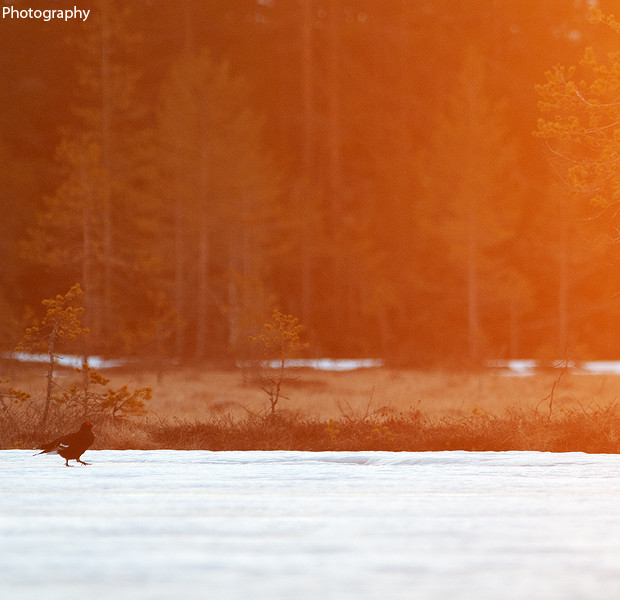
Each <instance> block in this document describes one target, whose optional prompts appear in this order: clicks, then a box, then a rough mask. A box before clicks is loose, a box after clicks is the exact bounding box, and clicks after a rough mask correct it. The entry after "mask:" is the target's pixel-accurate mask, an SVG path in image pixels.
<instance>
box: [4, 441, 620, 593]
mask: <svg viewBox="0 0 620 600" xmlns="http://www.w3.org/2000/svg"><path fill="white" fill-rule="evenodd" d="M83 458H84V460H87V461H89V462H90V461H92V463H93V464H92V465H91V466H88V467H83V466H77V467H73V468H66V467H65V466H64V461H63V460H62V459H61V458H60V457H58V456H49V455H45V456H37V457H34V456H33V452H32V451H24V450H6V451H0V557H1V560H0V591H1V593H2V594H1V595H2V598H11V599H19V600H31V599H35V598H36V599H37V600H40V599H44V600H68V599H74V598H75V599H77V598H88V599H89V600H99V599H101V600H103V599H105V600H124V599H127V600H129V599H131V600H140V599H144V600H146V599H148V600H157V599H161V600H164V599H165V600H172V599H176V598H182V599H184V600H185V599H203V598H214V599H218V600H222V599H223V600H228V599H235V600H237V599H238V600H242V599H243V600H245V599H247V600H263V599H264V600H274V599H282V600H284V599H286V600H291V599H296V600H300V599H313V600H317V599H318V600H328V599H334V600H347V599H356V600H359V599H376V600H386V599H389V600H396V599H412V600H425V599H442V600H443V599H449V600H454V599H470V600H485V599H488V600H504V599H519V600H522V599H528V600H533V599H541V600H542V599H544V600H549V599H561V600H567V599H578V598H582V599H584V600H585V599H587V600H590V599H592V598H596V599H597V600H602V599H610V600H611V599H614V600H616V599H617V598H620V456H616V455H587V454H580V453H569V454H550V453H538V452H503V453H493V452H484V453H468V452H428V453H387V452H351V453H348V452H345V453H335V452H324V453H309V452H205V451H192V452H180V451H171V450H161V451H148V452H143V451H87V452H86V454H85V455H84V457H83Z"/></svg>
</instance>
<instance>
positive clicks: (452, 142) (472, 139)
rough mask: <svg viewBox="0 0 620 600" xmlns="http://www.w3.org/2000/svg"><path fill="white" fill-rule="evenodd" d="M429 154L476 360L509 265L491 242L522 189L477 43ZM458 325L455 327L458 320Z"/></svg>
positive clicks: (442, 230) (500, 236)
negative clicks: (488, 310) (487, 311)
mask: <svg viewBox="0 0 620 600" xmlns="http://www.w3.org/2000/svg"><path fill="white" fill-rule="evenodd" d="M431 160H432V161H433V162H434V164H435V168H436V171H435V172H434V175H433V177H432V179H431V181H430V185H431V188H430V190H429V191H430V193H431V194H436V193H437V192H439V194H438V195H437V198H438V201H439V203H440V204H439V205H438V206H437V209H436V210H437V217H438V219H440V222H439V223H438V224H437V226H438V227H439V234H440V238H441V239H442V242H443V244H445V245H446V249H447V252H448V257H449V264H451V265H452V268H455V269H456V271H455V275H456V276H457V278H458V279H457V280H455V281H454V282H453V283H452V286H456V287H453V288H452V293H453V294H457V296H458V297H460V300H461V302H462V304H463V305H464V308H465V313H466V314H465V322H466V328H465V329H466V336H467V351H468V355H469V358H470V360H472V361H478V360H480V358H482V354H483V350H484V345H485V331H484V330H485V326H484V322H483V321H484V307H485V304H489V302H490V301H492V299H493V295H494V293H497V290H495V291H494V290H493V284H494V282H495V281H497V273H499V272H500V270H501V269H502V268H505V267H506V265H505V264H502V263H501V259H499V260H498V258H499V257H496V256H494V249H496V248H498V247H499V246H500V244H501V243H503V242H505V241H506V239H508V238H509V236H510V235H511V222H514V215H513V214H512V213H513V208H512V204H513V203H512V202H511V201H512V200H513V199H514V198H515V194H516V192H517V191H518V188H517V187H516V178H515V176H514V174H515V172H516V170H517V163H516V150H515V148H514V146H513V145H512V144H511V143H510V141H509V140H508V137H507V135H506V126H505V114H504V109H503V107H502V105H501V104H500V103H499V102H498V101H494V100H493V98H492V96H491V95H490V94H489V91H488V88H487V81H486V66H485V59H484V57H483V56H482V55H481V54H480V52H479V51H478V50H477V49H476V48H475V47H473V46H472V47H470V48H469V49H468V51H467V52H466V54H465V60H464V63H463V66H462V68H461V71H460V73H459V77H458V79H457V80H456V85H455V89H454V90H453V91H452V93H451V94H450V95H449V98H448V103H447V106H446V108H445V110H444V111H443V114H442V115H441V117H440V120H439V123H438V128H437V133H436V137H435V142H434V147H433V151H432V155H431ZM458 280H461V281H462V282H463V283H462V287H461V289H459V287H460V286H461V284H459V283H458ZM446 283H447V282H446ZM453 325H454V326H455V328H456V330H457V331H458V325H459V324H458V323H454V324H453Z"/></svg>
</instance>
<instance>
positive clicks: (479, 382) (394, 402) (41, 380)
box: [0, 365, 620, 421]
mask: <svg viewBox="0 0 620 600" xmlns="http://www.w3.org/2000/svg"><path fill="white" fill-rule="evenodd" d="M296 373H297V374H298V375H299V379H298V380H297V381H295V382H292V383H289V384H288V385H287V387H284V389H283V392H284V395H285V396H287V399H282V400H281V402H280V405H279V407H278V408H280V409H281V410H286V411H291V412H294V413H297V414H303V415H305V416H307V417H312V418H317V419H321V420H329V419H338V418H341V417H343V416H349V417H354V418H361V417H363V416H364V415H366V414H369V413H372V412H375V411H383V412H386V411H387V412H389V413H392V414H397V413H401V412H408V411H411V410H416V411H419V412H421V413H422V414H424V415H425V416H428V417H430V418H441V417H445V416H449V415H467V414H470V413H472V411H473V410H474V409H477V410H478V411H480V412H487V413H493V414H496V415H498V414H503V413H505V411H507V410H508V409H518V410H524V411H528V410H533V409H538V410H539V411H542V412H545V411H546V410H548V408H549V398H548V396H549V394H550V392H551V389H552V387H553V383H554V381H555V380H556V379H557V378H558V376H559V374H560V372H559V371H557V370H550V371H547V372H542V373H539V374H536V375H534V376H532V377H510V376H505V375H502V374H500V373H497V372H492V371H480V372H465V371H463V372H445V371H414V370H399V369H389V368H379V369H364V370H358V371H349V372H342V373H334V372H321V371H314V370H310V369H303V370H299V371H297V372H296ZM104 374H105V376H106V377H108V378H110V384H109V385H110V386H111V387H114V388H118V387H120V386H122V385H125V384H127V385H129V387H130V388H134V387H143V386H151V387H152V388H153V398H152V400H151V401H150V403H149V405H148V409H149V410H150V411H151V412H152V413H154V414H155V415H156V416H158V417H159V418H161V419H172V418H178V419H181V420H199V421H200V420H205V419H208V418H210V417H211V416H213V415H222V414H226V415H231V416H233V417H241V416H244V415H246V414H248V413H251V414H259V415H260V414H264V413H265V411H266V410H267V408H268V401H267V397H266V395H265V393H264V392H263V391H262V390H260V389H258V388H256V387H252V386H249V385H246V384H245V383H244V382H243V377H242V374H241V371H240V370H238V369H230V370H226V369H207V368H205V369H198V368H193V367H192V368H178V369H175V370H169V371H167V372H165V373H164V374H162V375H161V376H158V375H157V374H156V373H155V372H153V371H149V370H142V369H138V370H125V369H122V370H110V371H106V372H105V373H104ZM0 377H4V378H6V377H10V379H11V383H10V385H12V386H13V387H17V388H20V389H22V390H24V391H25V392H28V393H30V394H32V395H36V394H41V393H43V391H44V386H45V366H41V365H37V366H23V365H18V366H15V365H12V366H8V365H5V366H4V369H3V372H0ZM75 378H76V375H75V373H74V372H73V371H72V370H71V369H64V370H60V371H59V378H58V380H59V383H60V384H61V385H63V386H66V387H70V383H71V381H73V380H74V379H75ZM619 383H620V376H614V375H578V374H572V373H570V372H568V373H566V374H564V376H563V377H562V378H561V380H560V381H559V382H558V383H557V385H556V387H555V389H554V398H553V407H552V408H553V410H556V411H557V410H559V409H560V408H562V407H564V408H566V409H571V410H572V409H578V408H583V407H586V406H606V405H608V404H610V403H612V402H614V401H615V400H616V394H617V393H618V392H617V390H618V389H619V388H618V384H619Z"/></svg>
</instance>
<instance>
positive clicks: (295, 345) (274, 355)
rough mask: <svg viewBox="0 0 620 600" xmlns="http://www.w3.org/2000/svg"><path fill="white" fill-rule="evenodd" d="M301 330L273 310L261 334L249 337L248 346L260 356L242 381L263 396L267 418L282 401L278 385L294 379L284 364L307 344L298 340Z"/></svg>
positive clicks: (292, 319)
mask: <svg viewBox="0 0 620 600" xmlns="http://www.w3.org/2000/svg"><path fill="white" fill-rule="evenodd" d="M302 329H303V326H302V325H300V324H299V319H297V317H294V316H293V315H286V314H284V313H281V312H280V311H279V310H277V309H274V311H273V313H272V315H271V321H269V322H267V323H265V324H264V325H263V328H262V332H261V333H260V334H259V335H258V336H250V338H249V340H250V343H252V344H255V345H258V346H259V347H260V348H261V349H262V354H263V356H262V360H259V361H258V362H257V363H256V364H255V368H254V369H253V370H252V371H251V372H250V373H249V375H248V374H247V371H246V378H247V380H248V381H249V382H250V383H253V384H256V385H258V386H259V387H260V388H261V389H262V390H263V391H264V392H265V393H266V394H267V396H268V398H269V404H270V408H271V416H273V415H274V414H275V410H276V406H277V404H278V401H279V400H280V398H286V396H283V395H282V385H283V384H284V383H285V382H287V381H295V380H297V379H298V377H292V376H290V375H288V371H289V369H287V365H288V362H289V359H290V358H292V355H293V354H294V353H295V352H297V351H299V350H302V349H304V348H307V347H308V344H307V343H304V342H301V341H300V338H299V336H300V333H301V331H302Z"/></svg>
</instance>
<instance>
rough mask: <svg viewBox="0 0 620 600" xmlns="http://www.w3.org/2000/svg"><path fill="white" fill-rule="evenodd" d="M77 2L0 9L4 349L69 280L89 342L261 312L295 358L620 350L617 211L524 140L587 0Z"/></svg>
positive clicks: (0, 315) (577, 37)
mask: <svg viewBox="0 0 620 600" xmlns="http://www.w3.org/2000/svg"><path fill="white" fill-rule="evenodd" d="M14 4H15V6H16V7H21V4H20V3H18V2H15V3H14ZM74 4H75V3H74V2H73V1H71V2H64V1H63V2H56V3H55V8H73V5H74ZM87 4H88V7H89V8H92V12H91V16H90V17H89V18H88V20H87V21H86V22H81V21H75V22H64V21H50V22H43V21H41V20H38V21H37V20H33V19H22V20H15V19H13V20H3V21H2V22H1V23H0V28H1V35H0V57H1V58H0V73H1V76H2V82H3V85H2V87H1V89H0V106H2V110H0V157H1V160H0V207H1V211H2V216H3V225H2V228H3V235H2V237H1V239H0V269H1V272H2V278H1V281H0V347H1V348H2V349H3V350H6V351H11V350H12V349H13V348H14V347H15V346H16V344H17V343H18V342H19V340H20V339H21V338H22V336H23V332H24V329H25V327H26V326H28V325H30V324H31V323H32V321H33V319H36V317H37V316H39V317H40V316H41V315H42V312H43V308H42V306H41V300H42V299H43V298H48V297H53V296H54V295H56V294H59V293H64V292H65V291H66V290H68V289H69V288H70V287H71V286H72V285H73V284H74V283H76V282H78V283H80V285H81V286H82V288H83V289H84V291H85V296H84V307H85V312H84V318H83V324H84V325H85V326H86V327H88V328H89V329H90V335H89V336H87V338H88V341H87V342H86V343H87V347H86V348H80V351H84V352H85V353H87V354H102V355H107V356H111V355H116V356H118V355H135V356H139V357H143V358H148V359H152V358H154V357H156V358H159V359H177V360H181V361H186V362H191V361H205V360H210V359H211V360H212V359H220V358H222V357H224V358H230V359H236V358H237V357H239V356H240V355H243V354H244V353H245V352H246V344H247V340H248V336H249V335H251V334H254V333H255V332H256V331H257V329H258V328H259V327H260V325H261V324H262V323H264V322H265V320H266V319H267V318H268V317H269V315H271V312H272V309H273V308H275V307H277V308H279V310H281V311H283V312H285V313H290V314H294V315H296V316H297V317H299V319H300V322H301V323H302V324H303V325H304V327H305V329H304V339H305V340H306V341H308V342H309V347H308V350H307V351H306V352H307V353H308V354H309V355H311V356H333V357H338V356H377V357H382V358H384V359H385V360H386V361H389V362H391V363H392V364H398V365H417V366H419V365H426V364H431V363H443V364H473V363H477V362H479V361H481V360H482V359H485V358H508V357H530V358H542V359H552V358H553V359H555V358H566V357H568V358H576V359H579V358H618V356H619V355H620V348H619V347H618V346H619V343H618V339H620V336H619V333H620V313H619V311H618V308H619V306H620V296H619V295H618V284H619V283H620V272H619V270H618V268H617V256H618V249H617V245H615V244H611V243H609V235H605V234H606V230H607V229H608V228H609V226H610V224H609V223H608V222H605V219H604V217H603V218H602V219H593V218H592V215H593V212H596V211H593V210H592V206H591V204H590V203H589V202H588V201H587V200H585V199H584V198H582V197H580V196H579V195H575V194H573V193H571V191H570V190H569V186H568V185H567V184H566V183H565V182H564V181H563V179H562V177H560V176H558V175H559V174H558V172H556V171H554V163H553V161H550V160H549V158H550V156H551V152H550V150H549V148H548V147H547V144H546V143H545V141H544V140H541V139H540V138H537V137H535V136H533V135H532V132H533V131H534V130H535V129H536V127H537V120H538V118H539V116H540V111H539V107H538V100H539V96H538V94H537V92H536V90H535V86H536V84H540V83H542V82H544V81H545V72H547V71H548V70H549V69H551V68H552V67H553V66H554V65H555V64H557V63H562V64H576V63H578V61H579V60H580V59H581V58H582V57H583V54H584V49H585V48H586V47H587V46H595V47H596V48H597V51H598V52H600V55H601V56H604V55H605V53H606V52H607V51H611V50H613V49H614V44H615V46H616V47H617V40H618V38H617V35H615V34H614V32H613V31H612V30H611V29H610V28H606V27H603V26H601V25H600V24H599V25H595V24H592V23H590V21H589V19H588V10H589V8H590V6H591V5H592V4H597V5H598V4H599V3H592V2H588V1H586V0H570V1H567V0H546V1H544V2H542V1H540V0H501V1H498V0H432V1H430V0H429V1H424V0H419V1H407V0H382V1H381V2H379V1H377V0H296V1H292V0H291V1H286V2H284V1H278V0H211V1H209V2H200V1H198V0H183V1H179V2H164V1H163V0H135V1H132V2H131V3H129V2H119V1H116V0H107V1H105V0H103V1H99V2H88V3H87ZM24 6H25V5H24ZM600 6H601V8H602V9H603V11H605V10H606V9H607V10H608V9H609V8H610V7H608V6H605V4H604V3H603V2H602V1H601V2H600ZM81 343H84V342H81Z"/></svg>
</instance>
